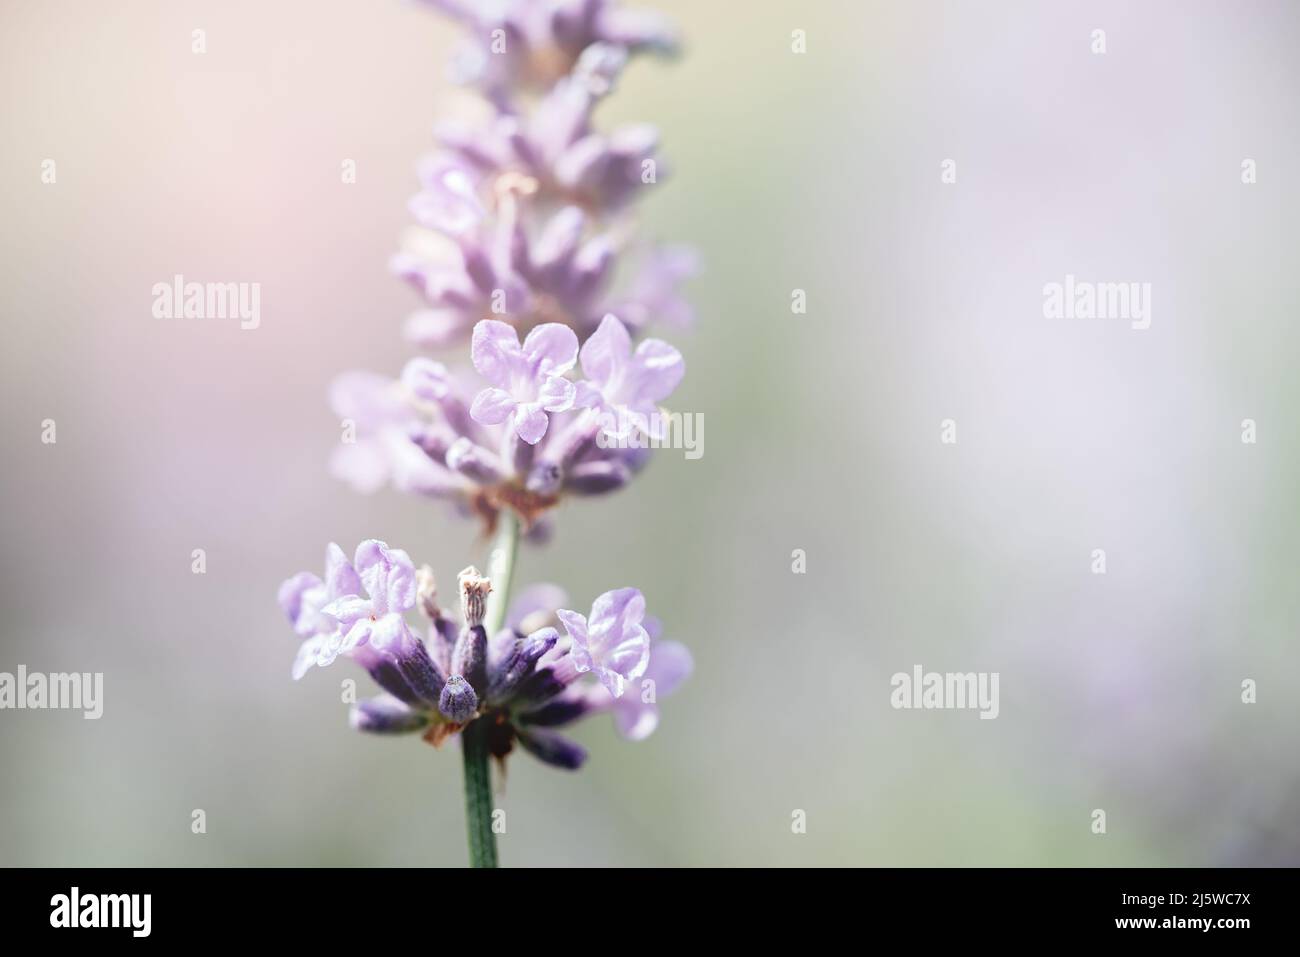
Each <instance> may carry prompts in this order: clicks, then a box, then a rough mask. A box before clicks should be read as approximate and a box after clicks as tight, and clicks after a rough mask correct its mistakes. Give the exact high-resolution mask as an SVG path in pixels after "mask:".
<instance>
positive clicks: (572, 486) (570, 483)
mask: <svg viewBox="0 0 1300 957" xmlns="http://www.w3.org/2000/svg"><path fill="white" fill-rule="evenodd" d="M631 477H632V470H631V469H630V468H628V467H627V465H626V464H624V463H623V462H620V461H619V460H618V459H608V460H606V461H603V462H602V461H595V462H579V463H578V464H577V465H575V466H574V467H573V468H572V469H570V470H569V474H568V475H567V476H566V477H565V486H566V487H567V488H568V489H569V490H570V491H572V492H574V493H575V494H577V495H600V494H602V493H604V492H612V491H614V490H615V489H619V488H622V487H623V486H624V485H626V484H627V483H628V480H629V479H630V478H631Z"/></svg>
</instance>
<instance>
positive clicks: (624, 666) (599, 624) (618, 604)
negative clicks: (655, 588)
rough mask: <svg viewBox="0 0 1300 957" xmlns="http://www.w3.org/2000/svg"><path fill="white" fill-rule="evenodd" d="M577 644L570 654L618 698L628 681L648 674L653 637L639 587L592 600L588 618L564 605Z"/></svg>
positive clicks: (561, 614) (565, 618) (564, 619)
mask: <svg viewBox="0 0 1300 957" xmlns="http://www.w3.org/2000/svg"><path fill="white" fill-rule="evenodd" d="M556 614H557V615H559V618H560V621H561V622H563V623H564V628H565V630H566V631H567V632H568V633H569V637H570V639H572V641H573V646H572V648H571V649H570V651H569V654H570V655H571V656H572V657H573V660H574V666H575V667H576V668H577V669H578V671H579V672H580V673H581V672H586V671H590V672H593V673H594V674H595V675H596V677H597V678H599V679H600V683H601V684H603V685H604V686H605V687H606V688H607V689H608V690H609V693H610V694H611V695H613V696H614V697H615V698H618V697H621V696H622V694H623V690H624V687H625V685H626V683H627V682H628V681H633V680H635V679H637V678H640V677H641V676H642V675H643V674H645V670H646V666H647V665H648V664H649V663H650V636H649V634H647V633H646V630H645V628H643V627H642V625H641V619H642V618H643V617H645V596H643V595H642V594H641V592H639V591H637V589H635V588H619V589H616V590H614V591H607V592H605V593H604V594H603V595H601V596H600V597H599V598H597V599H596V600H595V602H593V603H592V606H591V617H590V618H587V617H584V616H583V615H580V614H578V613H577V612H576V611H570V610H569V609H567V608H561V609H559V610H558V611H557V612H556Z"/></svg>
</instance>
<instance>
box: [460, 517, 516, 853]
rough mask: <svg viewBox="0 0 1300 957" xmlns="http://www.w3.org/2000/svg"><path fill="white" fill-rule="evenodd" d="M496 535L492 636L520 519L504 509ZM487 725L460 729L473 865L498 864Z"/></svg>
mask: <svg viewBox="0 0 1300 957" xmlns="http://www.w3.org/2000/svg"><path fill="white" fill-rule="evenodd" d="M498 522H499V523H500V524H499V525H498V527H497V534H496V537H495V538H494V539H493V541H492V550H491V551H490V552H489V553H488V561H487V574H488V577H489V578H491V579H492V593H491V594H490V595H489V596H488V607H487V614H486V615H485V616H484V618H483V627H484V630H485V631H486V632H487V634H488V637H489V638H491V637H492V636H493V635H495V634H496V633H497V632H498V631H500V630H501V626H502V624H504V622H505V618H506V606H507V605H508V604H509V603H510V586H511V583H512V582H513V580H514V575H515V555H516V553H517V552H518V551H519V518H518V517H517V516H516V515H515V513H514V512H512V511H509V510H508V509H502V511H501V514H500V516H499V518H498ZM487 733H488V725H487V721H486V720H484V719H482V718H480V719H478V720H475V721H471V722H470V723H469V724H468V725H466V727H465V730H464V731H462V732H461V735H460V737H461V751H462V754H463V755H464V760H465V824H466V828H467V829H468V832H469V865H470V867H496V866H497V837H496V834H494V833H493V832H492V811H493V807H492V773H491V770H490V769H489V767H488V757H489V754H488V741H487Z"/></svg>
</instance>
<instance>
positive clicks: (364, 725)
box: [348, 695, 429, 734]
mask: <svg viewBox="0 0 1300 957" xmlns="http://www.w3.org/2000/svg"><path fill="white" fill-rule="evenodd" d="M348 723H349V724H351V725H352V728H353V730H356V731H368V732H370V733H371V734H406V733H408V732H411V731H419V730H420V729H421V728H423V727H425V726H426V725H428V723H429V718H428V715H426V714H424V713H422V712H420V711H415V710H412V709H411V708H409V707H407V706H406V705H405V704H403V703H402V702H400V701H398V700H397V699H396V698H394V697H392V696H390V695H381V696H380V697H378V698H367V699H366V700H364V701H358V702H357V703H356V704H354V705H353V706H352V709H351V711H349V712H348Z"/></svg>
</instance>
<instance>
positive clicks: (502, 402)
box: [470, 319, 578, 445]
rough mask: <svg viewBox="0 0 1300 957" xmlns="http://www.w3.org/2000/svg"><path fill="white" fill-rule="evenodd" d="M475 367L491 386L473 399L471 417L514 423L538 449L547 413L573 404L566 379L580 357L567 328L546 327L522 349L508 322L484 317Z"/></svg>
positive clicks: (475, 350) (479, 328) (532, 334)
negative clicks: (565, 375) (565, 376)
mask: <svg viewBox="0 0 1300 957" xmlns="http://www.w3.org/2000/svg"><path fill="white" fill-rule="evenodd" d="M470 356H471V358H472V360H473V362H474V368H475V369H477V370H478V371H479V374H481V375H482V376H483V378H485V379H487V380H488V382H490V383H492V388H488V389H484V390H483V391H482V392H480V393H479V394H478V395H477V396H475V398H474V404H473V406H471V407H470V415H472V416H473V417H474V420H475V421H477V422H482V423H483V424H485V425H500V424H501V423H502V422H505V421H507V420H510V423H511V428H512V429H513V430H514V431H515V432H516V433H517V434H518V435H519V437H520V438H521V439H523V440H524V441H525V442H527V443H528V444H529V445H536V444H537V443H538V442H540V441H541V440H542V436H544V435H545V434H546V427H547V425H548V424H549V423H550V419H549V418H548V416H547V414H546V413H548V412H564V411H565V410H567V409H569V408H571V407H572V405H573V394H574V385H573V383H572V382H570V381H569V380H568V379H566V378H564V373H566V372H568V371H569V370H570V369H572V368H573V366H574V363H575V362H576V361H577V358H578V337H577V336H575V335H574V334H573V330H572V329H570V328H569V327H568V326H562V325H560V324H559V323H554V322H550V323H546V324H544V325H540V326H538V327H537V328H535V329H534V330H533V331H532V332H530V333H529V334H528V337H527V338H526V339H524V344H523V346H522V347H521V346H520V345H519V334H518V333H517V332H515V330H514V328H513V327H511V326H509V325H507V324H506V323H504V322H497V321H496V320H494V319H485V320H484V321H482V322H480V323H479V324H478V325H477V326H475V327H474V342H473V345H472V346H471V347H470Z"/></svg>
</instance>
